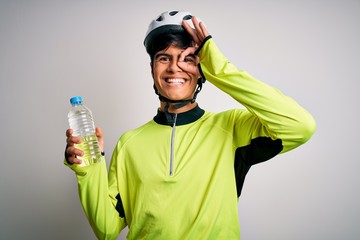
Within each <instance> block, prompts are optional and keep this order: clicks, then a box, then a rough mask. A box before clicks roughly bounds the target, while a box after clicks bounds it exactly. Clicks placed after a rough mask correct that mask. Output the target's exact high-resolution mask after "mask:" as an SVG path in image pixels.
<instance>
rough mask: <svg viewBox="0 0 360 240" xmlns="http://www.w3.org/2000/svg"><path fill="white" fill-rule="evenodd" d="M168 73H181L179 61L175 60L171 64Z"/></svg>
mask: <svg viewBox="0 0 360 240" xmlns="http://www.w3.org/2000/svg"><path fill="white" fill-rule="evenodd" d="M167 71H168V72H170V73H175V72H181V71H182V70H181V68H179V66H178V59H173V60H171V61H170V62H169V65H168V68H167Z"/></svg>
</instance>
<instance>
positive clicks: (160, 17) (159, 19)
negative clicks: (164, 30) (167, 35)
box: [156, 16, 164, 22]
mask: <svg viewBox="0 0 360 240" xmlns="http://www.w3.org/2000/svg"><path fill="white" fill-rule="evenodd" d="M162 20H164V18H163V17H162V16H159V17H158V18H157V19H156V21H157V22H161V21H162Z"/></svg>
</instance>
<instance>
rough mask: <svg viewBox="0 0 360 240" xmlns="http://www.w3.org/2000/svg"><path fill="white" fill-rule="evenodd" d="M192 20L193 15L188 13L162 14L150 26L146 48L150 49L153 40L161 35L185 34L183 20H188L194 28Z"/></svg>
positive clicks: (169, 12)
mask: <svg viewBox="0 0 360 240" xmlns="http://www.w3.org/2000/svg"><path fill="white" fill-rule="evenodd" d="M191 18H192V14H191V13H189V12H186V11H167V12H163V13H161V14H160V15H159V16H158V17H157V18H156V19H154V20H152V21H151V23H150V25H149V28H148V30H147V32H146V35H145V40H144V45H145V48H146V49H148V47H149V44H150V42H151V40H152V39H153V38H154V37H156V36H157V35H159V34H162V33H166V32H168V33H177V32H184V31H185V29H184V28H183V26H182V20H186V21H187V23H188V24H189V25H190V26H191V27H192V28H194V25H193V23H192V21H191Z"/></svg>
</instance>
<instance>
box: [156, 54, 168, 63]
mask: <svg viewBox="0 0 360 240" xmlns="http://www.w3.org/2000/svg"><path fill="white" fill-rule="evenodd" d="M155 60H156V61H157V62H161V63H168V62H170V57H169V56H167V55H158V56H156V59H155Z"/></svg>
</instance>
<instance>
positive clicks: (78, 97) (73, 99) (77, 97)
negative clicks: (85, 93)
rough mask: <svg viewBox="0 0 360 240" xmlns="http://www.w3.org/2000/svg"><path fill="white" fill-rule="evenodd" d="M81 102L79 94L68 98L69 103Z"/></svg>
mask: <svg viewBox="0 0 360 240" xmlns="http://www.w3.org/2000/svg"><path fill="white" fill-rule="evenodd" d="M82 102H83V99H82V97H81V96H75V97H72V98H70V103H71V105H77V104H81V103H82Z"/></svg>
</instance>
